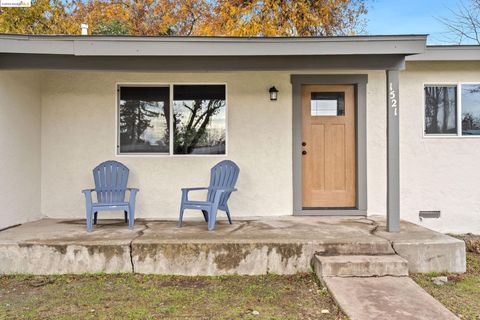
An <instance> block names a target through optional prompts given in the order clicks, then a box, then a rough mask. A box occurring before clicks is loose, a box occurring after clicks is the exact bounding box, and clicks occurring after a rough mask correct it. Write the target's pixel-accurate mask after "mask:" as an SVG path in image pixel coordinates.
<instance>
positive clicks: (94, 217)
mask: <svg viewBox="0 0 480 320" xmlns="http://www.w3.org/2000/svg"><path fill="white" fill-rule="evenodd" d="M97 215H98V212H96V211H95V213H94V214H93V224H97Z"/></svg>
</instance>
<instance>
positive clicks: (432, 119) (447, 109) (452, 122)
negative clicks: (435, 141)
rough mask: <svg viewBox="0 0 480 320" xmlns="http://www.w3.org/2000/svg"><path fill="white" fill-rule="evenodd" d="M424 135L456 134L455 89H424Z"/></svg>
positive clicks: (431, 87) (438, 87) (446, 87)
mask: <svg viewBox="0 0 480 320" xmlns="http://www.w3.org/2000/svg"><path fill="white" fill-rule="evenodd" d="M425 133H427V134H456V133H457V87H456V86H426V87H425Z"/></svg>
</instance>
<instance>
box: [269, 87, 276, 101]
mask: <svg viewBox="0 0 480 320" xmlns="http://www.w3.org/2000/svg"><path fill="white" fill-rule="evenodd" d="M268 92H269V93H270V101H277V97H278V90H277V88H275V87H271V88H270V89H269V90H268Z"/></svg>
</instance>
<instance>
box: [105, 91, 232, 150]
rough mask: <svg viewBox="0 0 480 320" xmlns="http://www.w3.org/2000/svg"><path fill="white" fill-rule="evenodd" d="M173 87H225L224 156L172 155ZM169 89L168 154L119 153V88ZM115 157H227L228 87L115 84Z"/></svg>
mask: <svg viewBox="0 0 480 320" xmlns="http://www.w3.org/2000/svg"><path fill="white" fill-rule="evenodd" d="M174 85H192V86H194V85H223V86H225V153H224V154H174V153H173V140H174V139H173V86H174ZM128 86H130V87H142V86H145V87H169V88H170V97H169V98H170V101H169V104H170V125H169V133H170V136H169V148H168V149H169V152H168V153H153V152H152V153H120V148H119V147H118V146H119V143H120V130H119V123H120V122H119V121H120V94H119V93H120V87H128ZM114 123H115V143H114V148H115V157H118V158H137V157H158V158H163V157H204V158H206V157H215V158H227V157H228V140H229V139H228V131H229V130H228V86H227V83H226V82H169V83H164V82H116V83H115V122H114Z"/></svg>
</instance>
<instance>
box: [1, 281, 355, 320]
mask: <svg viewBox="0 0 480 320" xmlns="http://www.w3.org/2000/svg"><path fill="white" fill-rule="evenodd" d="M322 310H328V311H329V313H322ZM160 318H161V319H346V317H345V316H344V315H343V314H342V313H341V311H339V309H338V307H337V306H336V305H335V303H334V301H333V300H332V298H331V296H330V295H329V293H328V291H327V290H326V289H323V288H321V287H320V285H319V284H318V282H317V281H316V278H315V276H314V275H313V274H302V275H293V276H277V275H267V276H226V277H180V276H159V275H139V274H114V275H107V274H94V275H59V276H25V275H16V276H1V277H0V319H160Z"/></svg>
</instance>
